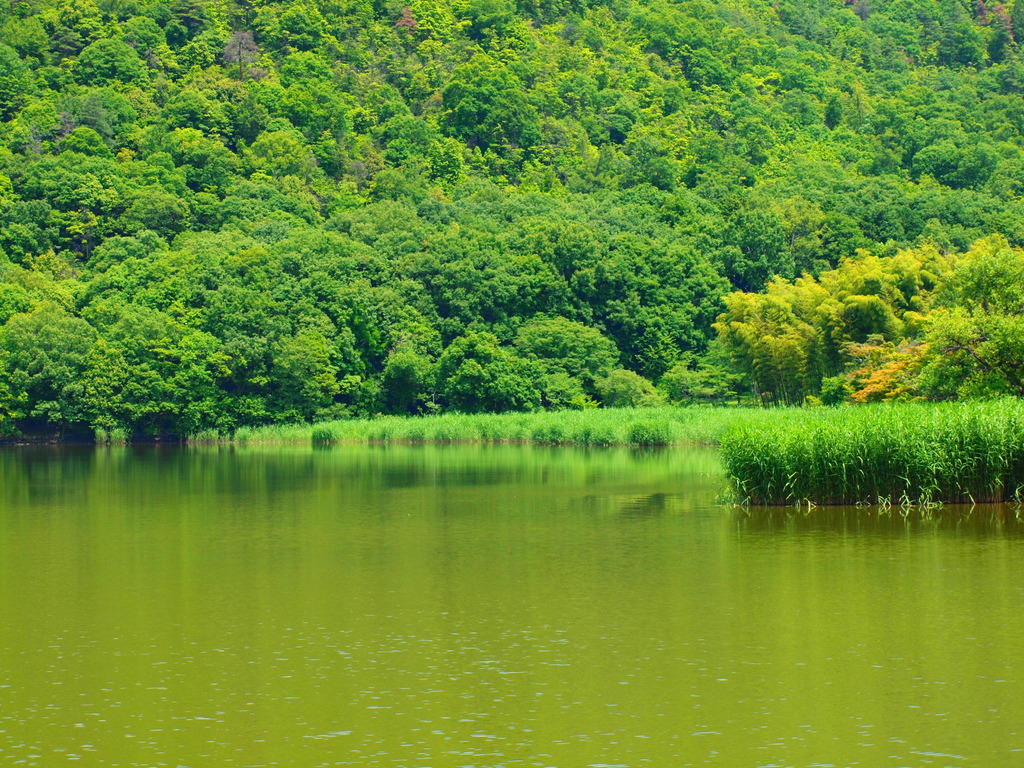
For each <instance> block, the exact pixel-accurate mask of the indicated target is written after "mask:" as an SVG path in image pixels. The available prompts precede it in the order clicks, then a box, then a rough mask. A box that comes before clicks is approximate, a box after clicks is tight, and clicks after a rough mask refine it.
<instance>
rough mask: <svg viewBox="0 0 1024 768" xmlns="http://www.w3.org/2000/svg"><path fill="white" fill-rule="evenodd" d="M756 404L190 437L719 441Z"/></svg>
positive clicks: (389, 420) (444, 418) (366, 422)
mask: <svg viewBox="0 0 1024 768" xmlns="http://www.w3.org/2000/svg"><path fill="white" fill-rule="evenodd" d="M763 413H764V411H763V410H762V409H758V408H711V407H694V408H671V407H664V408H609V409H598V410H587V411H537V412H533V413H501V414H460V413H446V414H439V415H436V416H409V417H403V416H382V417H379V418H375V419H352V420H341V421H329V422H320V423H318V424H312V425H311V424H294V425H272V426H266V427H257V428H252V429H250V428H241V429H238V430H236V431H235V433H234V434H233V435H231V436H229V437H225V436H221V435H217V434H216V433H206V434H199V435H195V436H193V437H192V438H191V440H190V442H227V443H237V444H257V443H313V444H319V445H327V444H331V443H391V442H396V443H397V442H404V443H533V444H538V445H579V446H611V445H648V446H655V445H717V444H718V442H719V441H720V440H721V437H722V435H723V434H724V433H725V432H726V431H727V430H728V429H729V428H730V427H731V426H732V425H734V424H735V423H737V422H738V421H750V420H756V419H758V418H759V414H763Z"/></svg>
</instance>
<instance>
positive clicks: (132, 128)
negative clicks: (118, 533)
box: [0, 0, 1024, 435]
mask: <svg viewBox="0 0 1024 768" xmlns="http://www.w3.org/2000/svg"><path fill="white" fill-rule="evenodd" d="M1022 29H1024V0H1016V1H1015V2H1011V3H1008V4H1000V3H995V2H992V3H986V2H977V3H974V2H966V1H963V2H961V0H942V1H941V2H940V0H872V2H870V3H868V2H866V1H865V0H858V2H839V0H835V2H827V3H818V2H809V0H782V2H779V3H774V4H769V3H765V2H760V1H759V0H738V2H733V3H728V4H713V3H709V2H705V0H687V2H679V1H677V0H645V1H644V2H640V0H621V1H620V0H616V2H604V1H603V0H579V1H578V2H572V3H565V2H548V1H547V0H545V1H544V2H540V1H539V0H515V1H513V0H469V1H468V2H462V3H454V4H451V3H449V4H445V3H438V2H434V0H412V1H411V2H409V3H408V4H406V3H363V4H359V3H355V4H353V3H337V2H311V1H310V0H284V2H268V1H267V0H245V2H242V0H225V1H224V2H213V1H212V0H147V2H138V1H137V0H118V2H113V0H73V1H72V2H65V1H64V0H61V1H60V2H57V0H36V1H35V2H31V3H8V4H3V5H2V6H0V431H2V432H8V433H10V432H17V431H35V430H63V431H72V432H75V431H77V432H83V433H88V432H89V431H90V430H92V429H94V428H102V429H112V428H123V429H127V430H129V431H134V432H136V433H138V434H140V435H143V434H148V435H158V434H159V435H184V434H188V433H191V432H195V431H198V430H204V429H211V428H215V429H221V430H231V429H234V428H236V427H238V426H243V425H252V424H259V423H266V422H273V421H289V420H315V419H323V418H330V417H343V416H346V415H355V414H374V413H383V412H396V413H423V412H429V411H433V410H437V409H443V408H457V409H462V410H474V411H476V410H508V409H529V408H538V407H591V406H594V405H597V404H601V403H603V404H606V405H607V404H613V403H633V402H637V403H640V402H656V401H659V400H660V399H662V398H664V397H667V398H668V399H670V400H672V401H677V402H686V401H690V400H707V399H714V398H718V397H728V396H730V394H731V393H733V392H734V390H735V391H739V392H741V393H744V394H745V393H750V394H755V395H756V396H759V397H761V398H762V399H764V400H765V401H766V402H803V401H805V399H806V398H807V397H808V396H810V397H812V398H816V399H820V400H822V401H826V402H835V401H838V400H841V399H845V398H853V399H855V400H870V399H884V398H889V397H916V396H933V397H955V396H968V395H985V394H992V393H997V392H1016V393H1021V392H1022V390H1021V387H1022V380H1024V371H1022V370H1021V369H1020V366H1019V361H1020V360H1021V359H1022V357H1024V355H1022V353H1021V350H1020V349H1018V347H1017V346H1014V345H1015V344H1018V345H1019V339H1021V338H1024V335H1022V333H1021V332H1020V331H1021V329H1020V328H1019V327H1018V326H1019V320H1020V314H1021V313H1020V308H1019V306H1017V305H1015V304H1013V301H1014V298H1013V297H1015V296H1016V297H1018V299H1017V300H1018V301H1019V296H1020V295H1022V293H1024V279H1022V278H1021V270H1022V268H1024V267H1022V263H1021V258H1020V253H1021V251H1020V250H1019V248H1020V247H1021V246H1024V200H1022V194H1024V100H1022V98H1021V96H1022V94H1024V62H1022V59H1021V55H1022V54H1021V50H1020V48H1021V43H1020V41H1018V39H1017V38H1018V37H1019V36H1020V35H1021V30H1022ZM993 238H994V239H993ZM972 246H973V247H972ZM957 254H962V255H960V256H958V255H957ZM716 336H718V337H719V338H718V339H717V340H716Z"/></svg>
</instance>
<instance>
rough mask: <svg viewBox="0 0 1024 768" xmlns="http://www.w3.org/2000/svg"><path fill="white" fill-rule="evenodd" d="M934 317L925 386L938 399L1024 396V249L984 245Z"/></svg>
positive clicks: (969, 257) (956, 274)
mask: <svg viewBox="0 0 1024 768" xmlns="http://www.w3.org/2000/svg"><path fill="white" fill-rule="evenodd" d="M942 299H943V303H944V306H942V307H940V308H939V309H937V310H936V311H935V312H933V313H932V315H931V316H930V317H929V318H928V321H929V322H928V333H927V340H928V344H929V347H930V360H929V362H928V363H926V367H925V370H924V373H923V379H924V382H925V387H926V389H928V390H929V391H930V392H931V393H932V394H938V395H946V396H948V395H951V394H959V395H967V396H969V395H984V396H992V395H999V394H1012V395H1017V396H1018V397H1021V396H1024V251H1021V250H1020V249H1011V248H1009V247H1007V244H1006V243H1005V241H1000V240H999V239H992V240H989V241H986V242H981V243H978V244H977V245H976V246H975V247H974V248H973V249H972V250H971V251H970V252H969V253H967V254H966V255H965V256H964V257H963V259H962V260H961V261H960V263H959V264H958V265H957V267H956V269H955V270H954V271H953V273H952V274H951V275H950V277H949V279H948V280H947V282H946V284H945V286H944V290H943V296H942Z"/></svg>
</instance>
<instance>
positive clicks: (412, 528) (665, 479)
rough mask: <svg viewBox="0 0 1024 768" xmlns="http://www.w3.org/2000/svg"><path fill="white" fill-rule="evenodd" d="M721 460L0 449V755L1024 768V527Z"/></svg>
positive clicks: (523, 452) (16, 759) (401, 764)
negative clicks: (787, 499)
mask: <svg viewBox="0 0 1024 768" xmlns="http://www.w3.org/2000/svg"><path fill="white" fill-rule="evenodd" d="M720 485H721V475H720V468H719V465H718V462H717V458H716V456H715V455H714V454H713V453H710V452H706V451H699V450H672V451H662V452H635V451H629V450H601V451H583V450H574V449H553V448H530V447H518V446H515V447H479V446H472V447H467V446H450V447H339V448H335V449H331V450H323V451H314V450H311V449H308V448H272V449H270V448H249V449H244V448H243V449H238V450H228V449H221V450H216V449H212V450H202V449H192V450H186V449H170V448H158V447H151V446H150V447H143V448H128V449H122V450H106V451H103V450H100V451H93V450H91V449H88V450H86V449H67V448H65V449H60V450H54V449H45V450H44V449H18V450H7V451H4V452H0V763H2V764H5V765H6V764H11V765H15V764H19V765H37V766H48V767H49V766H61V765H65V764H76V765H94V766H172V767H180V766H184V767H185V768H200V767H204V768H205V767H206V766H225V765H238V766H272V765H282V766H334V765H343V766H344V765H351V766H395V767H396V768H448V767H453V768H454V767H456V766H476V767H477V768H484V767H487V768H497V767H499V766H502V767H503V766H538V767H540V768H543V767H546V766H552V767H554V768H582V767H584V766H630V767H632V766H644V765H653V766H665V767H670V768H682V767H684V766H702V765H714V766H737V767H739V766H855V765H856V766H871V767H872V768H879V767H884V766H893V767H894V768H896V767H899V766H913V767H916V766H967V765H971V766H984V767H985V768H999V767H1000V766H1019V765H1024V688H1022V683H1024V580H1022V578H1021V577H1022V575H1024V535H1022V534H1024V527H1022V525H1020V524H1019V523H1018V522H1017V521H1016V518H1015V517H1014V513H1013V511H1012V510H1009V509H1005V508H998V509H991V508H989V509H982V508H978V509H975V510H974V511H973V512H971V513H966V512H965V511H962V510H961V511H958V510H947V511H945V512H943V513H941V514H940V515H937V516H936V517H935V518H933V519H929V520H919V519H918V520H909V521H908V520H904V519H903V518H902V517H900V516H899V515H892V516H879V515H878V514H877V513H873V512H865V511H858V510H835V511H832V510H828V511H822V510H818V511H815V512H814V513H812V514H811V515H807V514H799V513H794V512H792V511H782V512H779V511H776V512H772V513H750V514H745V513H742V512H741V511H738V510H733V509H730V508H728V507H723V506H716V504H715V496H716V493H717V492H718V491H719V488H720Z"/></svg>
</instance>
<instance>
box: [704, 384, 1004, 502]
mask: <svg viewBox="0 0 1024 768" xmlns="http://www.w3.org/2000/svg"><path fill="white" fill-rule="evenodd" d="M721 449H722V459H723V463H724V465H725V468H726V471H727V473H728V474H729V476H730V478H731V480H732V482H733V484H734V486H735V492H736V493H737V495H738V497H739V499H740V500H747V501H749V502H750V503H754V504H769V505H778V504H795V503H800V502H804V501H807V502H813V503H815V504H857V503H868V504H881V505H883V506H886V505H891V506H900V505H903V506H908V505H912V504H929V503H936V502H966V503H981V502H998V501H1009V500H1013V499H1017V500H1020V499H1021V498H1022V496H1024V401H1021V400H1016V399H1004V400H997V401H991V402H963V403H904V404H887V405H876V406H859V407H843V408H837V409H805V410H803V411H786V412H785V413H779V412H766V413H765V414H763V415H761V416H760V417H757V418H753V419H748V420H739V421H737V422H735V423H734V424H733V425H732V426H731V427H730V428H729V429H727V430H726V433H725V434H724V435H723V437H722V441H721Z"/></svg>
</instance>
